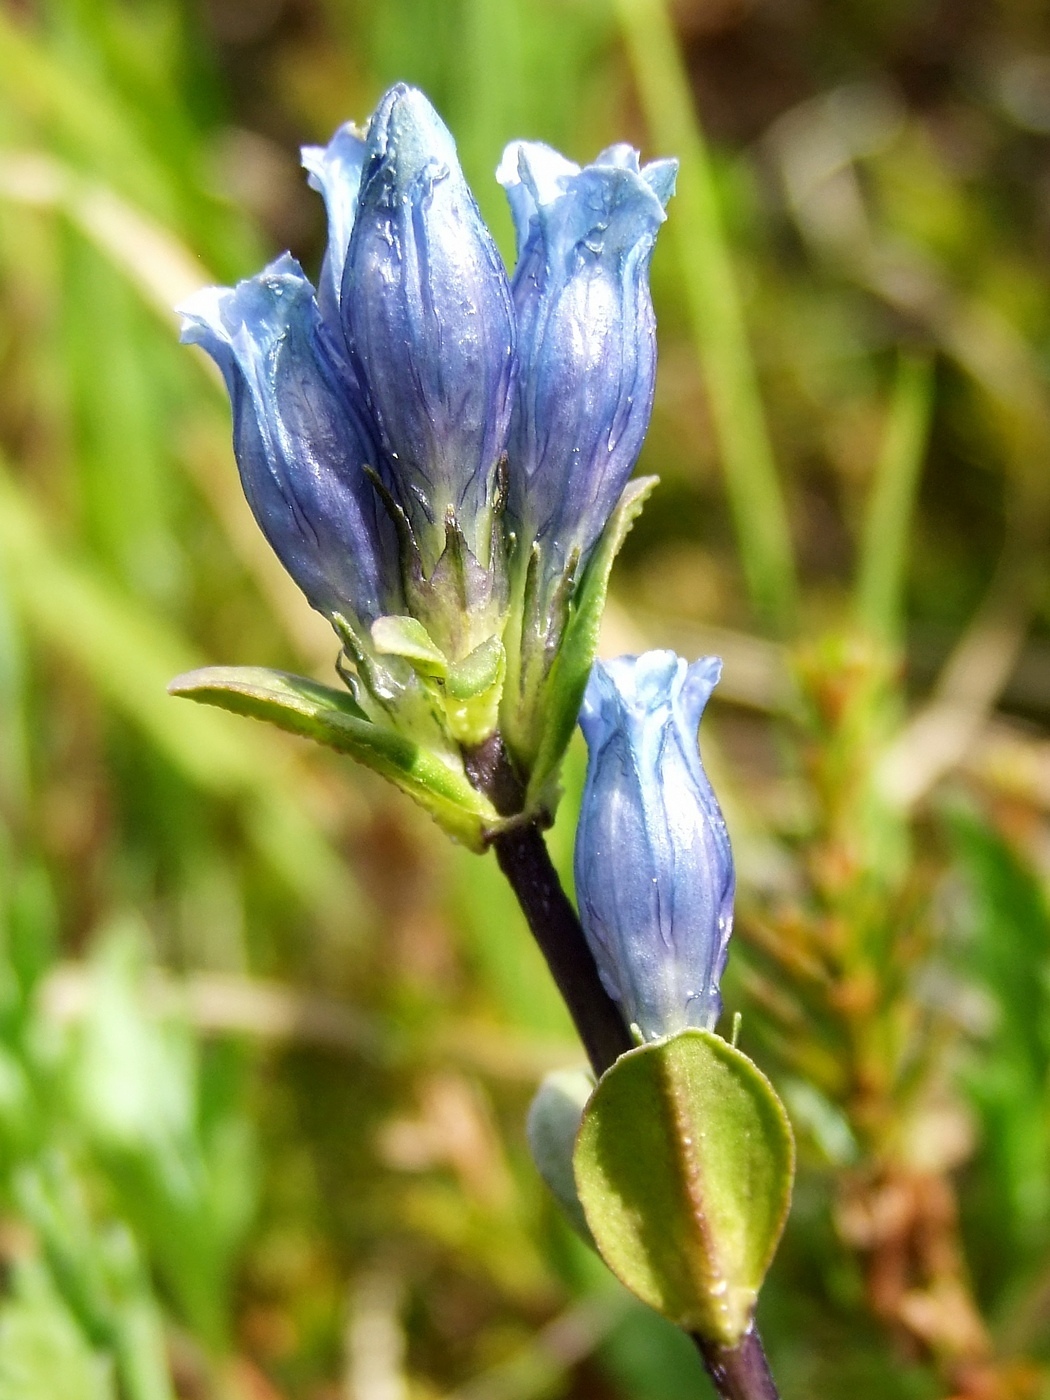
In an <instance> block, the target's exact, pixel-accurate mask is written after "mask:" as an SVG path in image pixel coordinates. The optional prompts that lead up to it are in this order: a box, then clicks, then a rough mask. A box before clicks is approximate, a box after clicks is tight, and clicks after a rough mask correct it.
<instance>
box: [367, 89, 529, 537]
mask: <svg viewBox="0 0 1050 1400" xmlns="http://www.w3.org/2000/svg"><path fill="white" fill-rule="evenodd" d="M341 310H342V315H343V323H344V328H345V330H346V338H347V344H348V345H349V347H350V350H351V354H352V357H353V359H354V363H355V365H356V366H357V369H358V373H359V375H360V378H361V382H362V383H363V384H364V385H365V386H366V389H367V393H368V398H369V403H370V405H371V408H372V411H373V414H374V417H375V419H376V421H377V422H378V424H379V426H380V429H381V431H382V435H383V442H384V446H385V447H386V449H387V452H388V454H389V459H390V460H389V468H388V470H389V473H390V485H391V488H392V489H393V490H394V491H395V493H396V494H397V495H398V497H399V499H400V501H401V504H402V505H403V506H404V508H405V510H406V512H407V514H408V515H409V518H410V519H411V520H412V522H413V525H414V527H415V529H416V531H417V535H419V536H420V537H421V539H422V540H423V541H424V542H426V541H429V546H430V548H429V551H427V550H425V553H427V552H429V554H430V562H433V556H434V554H435V553H436V552H437V551H439V550H440V549H441V548H442V547H443V544H444V517H445V515H446V512H448V511H449V510H451V511H453V512H454V513H455V515H456V517H457V518H458V520H459V522H460V525H461V526H462V527H463V529H464V532H465V534H466V536H467V539H468V542H470V543H471V546H472V547H475V546H477V549H478V552H479V553H480V555H481V556H482V557H483V562H485V561H486V560H487V553H488V547H487V539H488V528H489V524H490V514H489V512H490V508H491V504H492V493H493V481H494V475H495V468H496V464H497V462H498V461H499V459H500V458H501V456H502V455H503V453H504V452H505V450H506V443H507V433H508V427H509V419H510V408H511V389H512V381H513V372H514V318H513V308H512V305H511V299H510V289H509V286H508V282H507V275H506V272H505V270H504V267H503V263H502V261H501V260H500V256H499V253H498V251H497V249H496V246H495V244H494V242H493V240H492V237H491V235H490V234H489V232H488V230H487V229H486V227H485V225H484V223H483V222H482V219H481V215H480V213H479V212H478V208H477V205H476V204H475V202H474V197H473V195H472V194H471V192H470V190H469V188H468V186H467V183H466V181H465V179H464V178H463V172H462V170H461V169H460V166H459V161H458V159H457V156H456V148H455V143H454V142H453V140H452V136H451V135H450V133H449V131H448V129H447V127H446V126H445V125H444V123H443V122H442V121H441V119H440V118H439V117H438V115H437V113H436V112H435V111H434V109H433V107H432V106H431V105H430V103H429V102H428V101H427V99H426V98H425V97H424V96H423V94H422V93H420V92H417V91H415V90H414V89H412V88H407V87H405V86H403V85H399V86H398V87H395V88H392V89H391V91H390V92H389V93H387V95H386V97H385V98H384V99H383V101H382V102H381V103H380V105H379V107H378V108H377V110H376V112H375V115H374V116H373V118H372V121H371V123H370V124H369V128H368V138H367V158H366V164H365V171H364V176H363V179H362V183H361V196H360V202H359V205H358V211H357V218H356V221H355V224H354V231H353V236H352V238H351V241H350V252H349V256H348V259H347V263H346V268H345V271H344V275H343V287H342V299H341Z"/></svg>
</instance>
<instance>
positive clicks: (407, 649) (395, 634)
mask: <svg viewBox="0 0 1050 1400" xmlns="http://www.w3.org/2000/svg"><path fill="white" fill-rule="evenodd" d="M372 645H373V646H374V647H375V649H376V651H377V652H379V654H380V655H381V656H403V657H404V659H405V660H406V661H407V662H408V664H409V665H410V666H411V667H412V669H413V670H414V671H417V672H418V673H419V674H420V675H421V676H435V677H437V678H438V679H439V680H444V678H445V677H446V676H447V675H448V658H447V657H446V656H445V653H444V652H443V651H442V650H441V648H440V647H439V646H438V645H437V643H436V642H435V641H434V639H433V637H431V635H430V633H429V632H428V631H427V629H426V628H425V627H424V626H423V624H422V623H421V622H420V621H418V619H416V618H414V617H400V616H397V615H391V616H388V617H377V618H376V620H375V622H373V623H372Z"/></svg>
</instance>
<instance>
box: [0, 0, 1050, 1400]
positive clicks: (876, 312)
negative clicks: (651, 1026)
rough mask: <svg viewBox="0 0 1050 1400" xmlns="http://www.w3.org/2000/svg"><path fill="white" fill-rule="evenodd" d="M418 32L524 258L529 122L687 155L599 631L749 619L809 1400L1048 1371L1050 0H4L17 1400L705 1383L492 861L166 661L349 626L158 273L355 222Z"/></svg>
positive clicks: (0, 23)
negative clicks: (578, 1195) (511, 146)
mask: <svg viewBox="0 0 1050 1400" xmlns="http://www.w3.org/2000/svg"><path fill="white" fill-rule="evenodd" d="M397 79H407V80H409V81H411V82H414V83H417V84H419V85H421V86H422V87H424V88H425V89H426V91H427V92H428V94H429V95H430V97H431V98H432V100H433V101H434V102H435V103H436V105H437V106H438V108H439V110H441V112H442V113H443V115H444V117H445V119H446V120H447V121H448V123H449V125H450V126H451V128H452V130H453V132H454V134H455V136H456V138H457V140H458V142H459V148H460V152H461V155H462V159H463V163H464V166H465V168H466V170H467V174H468V177H469V178H470V179H471V181H472V183H473V186H474V189H475V191H476V193H477V196H478V199H479V201H480V203H481V206H482V209H483V210H484V212H485V214H486V216H487V217H488V218H489V219H490V221H491V224H492V227H493V229H494V230H495V232H496V234H497V237H498V239H499V240H500V242H501V245H502V247H503V249H504V252H505V255H506V256H507V257H508V258H510V257H511V256H512V252H513V250H512V246H511V240H510V223H509V219H508V217H507V214H506V210H505V208H504V206H503V198H502V193H501V191H500V190H499V189H498V187H497V186H496V184H495V181H494V179H493V171H494V169H495V166H496V164H497V162H498V159H499V156H500V154H501V151H502V148H503V145H504V143H505V142H506V141H507V140H509V139H511V138H513V137H520V136H526V137H530V138H538V139H542V140H545V141H548V142H550V143H551V144H553V145H556V146H558V147H559V148H560V149H563V150H564V151H566V153H567V154H569V155H570V156H571V157H573V158H574V159H577V160H586V159H588V158H590V157H591V156H592V155H593V154H594V153H595V152H596V151H597V150H598V149H600V148H601V147H602V146H604V145H606V144H608V143H610V142H612V141H615V140H621V139H626V140H630V141H631V142H633V143H634V144H635V145H637V146H639V147H640V148H641V149H642V150H643V152H644V154H645V155H646V156H647V157H653V156H656V155H668V154H676V155H678V156H680V157H681V158H682V162H683V164H682V176H681V181H680V186H679V195H678V197H677V199H676V200H675V201H674V202H673V203H672V205H671V210H670V218H669V222H668V224H667V226H666V228H665V230H664V232H663V233H662V235H661V241H660V245H659V247H658V249H657V253H656V258H655V262H654V267H653V285H654V296H655V300H656V306H657V314H658V319H659V327H660V353H661V364H660V372H659V380H658V388H657V399H656V407H655V411H654V417H653V426H652V431H651V434H650V437H649V441H648V443H647V446H646V448H645V451H644V453H643V456H642V461H641V464H640V466H641V469H642V470H644V471H655V472H658V473H659V474H660V476H661V477H662V485H661V487H660V488H659V490H658V491H657V493H656V494H655V495H654V496H653V498H652V499H651V501H650V504H649V505H648V507H647V508H646V511H645V514H644V516H643V518H642V519H641V520H640V522H639V523H638V524H637V526H636V527H635V530H634V532H633V534H632V536H631V537H630V539H629V541H628V543H627V547H626V549H625V551H624V554H623V556H622V558H621V561H620V562H619V564H618V565H617V568H616V570H615V572H614V597H613V603H612V606H611V608H610V612H609V617H608V622H607V631H606V636H605V639H604V643H603V649H604V651H605V652H606V653H607V654H609V653H611V654H615V653H617V652H620V651H624V650H637V649H640V648H643V647H645V646H648V645H673V646H675V647H677V648H678V649H679V650H680V651H682V652H683V653H685V654H687V655H688V656H689V657H693V656H696V655H698V654H701V653H703V652H706V651H716V652H719V653H720V654H722V655H723V656H724V657H725V660H726V671H725V680H724V683H723V686H722V687H721V692H720V696H719V698H718V701H717V704H716V705H714V706H713V707H712V711H711V714H710V716H709V718H708V719H707V720H705V732H704V740H703V753H704V758H705V761H706V763H707V765H708V768H709V770H710V772H711V774H712V776H713V778H714V780H715V782H716V786H717V787H718V790H719V792H720V794H721V796H722V798H723V802H724V805H725V808H726V813H727V818H728V821H729V825H730V830H731V833H732V836H733V839H734V843H735V847H736V851H737V858H738V863H739V872H740V884H741V895H740V906H739V914H738V920H739V931H738V935H737V937H736V939H735V940H734V947H733V952H732V956H731V959H730V964H731V969H730V974H729V977H728V981H727V985H726V1003H727V1010H728V1011H729V1012H734V1011H740V1012H741V1013H742V1014H743V1026H742V1031H741V1045H742V1046H743V1048H745V1049H746V1050H748V1052H749V1053H751V1054H752V1055H754V1056H755V1058H756V1059H758V1061H759V1062H760V1064H762V1066H763V1067H764V1068H765V1069H766V1070H767V1072H768V1073H769V1074H770V1076H771V1077H772V1078H773V1079H774V1081H775V1082H776V1084H777V1087H778V1088H779V1089H780V1091H781V1093H782V1094H783V1096H784V1098H785V1100H786V1102H787V1104H788V1106H789V1108H790V1111H791V1114H792V1118H793V1121H794V1124H795V1128H796V1132H797V1135H798V1140H799V1152H800V1172H799V1179H798V1184H797V1189H796V1198H795V1205H794V1209H793V1214H792V1218H791V1222H790V1224H789V1227H788V1232H787V1236H786V1238H785V1241H784V1244H783V1245H782V1248H781V1251H780V1255H779V1257H778V1259H777V1261H776V1263H775V1265H774V1268H773V1271H772V1274H771V1276H770V1279H769V1282H768V1284H767V1286H766V1289H765V1292H764V1294H763V1298H762V1302H761V1307H760V1313H759V1317H760V1322H761V1325H762V1328H763V1332H764V1335H765V1337H766V1341H767V1344H768V1347H769V1350H770V1353H771V1356H772V1358H773V1361H774V1368H775V1370H776V1372H777V1374H778V1378H779V1379H780V1382H781V1384H782V1388H783V1393H784V1396H785V1400H793V1397H798V1398H799V1400H801V1397H803V1396H816V1395H820V1396H823V1397H838V1396H842V1397H847V1396H848V1397H850V1400H862V1398H863V1400H866V1397H872V1398H873V1400H874V1397H879V1400H894V1397H916V1400H922V1397H927V1396H929V1397H936V1396H949V1395H952V1396H969V1397H973V1400H996V1397H1012V1396H1016V1397H1040V1396H1043V1397H1045V1396H1047V1395H1050V914H1048V906H1047V890H1048V882H1050V734H1048V724H1050V592H1048V588H1047V581H1048V576H1047V563H1048V558H1050V556H1048V553H1047V549H1048V542H1050V491H1048V486H1050V472H1048V465H1050V394H1048V390H1050V15H1048V13H1047V11H1046V9H1045V7H1044V6H1042V5H1040V4H1037V3H1033V2H1032V0H998V3H993V2H992V0H908V2H907V3H905V0H864V3H859V0H838V3H830V0H675V3H673V4H665V3H664V0H37V3H33V0H3V3H0V1264H2V1286H0V1400H59V1397H60V1398H61V1400H82V1398H83V1400H118V1398H119V1400H174V1397H185V1398H186V1400H212V1397H214V1400H280V1397H288V1400H293V1398H294V1400H416V1397H420V1398H421V1400H422V1398H423V1397H426V1398H429V1397H434V1400H437V1397H445V1400H451V1398H452V1397H456V1400H541V1398H542V1397H554V1396H566V1397H578V1398H579V1400H583V1398H584V1397H587V1400H606V1398H608V1400H650V1397H651V1400H678V1397H682V1400H685V1397H690V1396H697V1395H702V1394H705V1393H707V1392H706V1390H705V1386H706V1382H705V1381H704V1380H703V1379H702V1377H701V1376H700V1374H699V1371H698V1367H697V1363H696V1359H695V1356H694V1355H693V1354H692V1352H691V1350H690V1347H689V1345H688V1344H687V1343H686V1342H685V1341H684V1340H683V1339H682V1338H681V1337H680V1336H679V1335H678V1334H676V1333H675V1332H674V1331H673V1329H671V1328H670V1327H669V1326H665V1325H664V1324H663V1323H662V1322H660V1320H659V1319H657V1318H656V1317H655V1316H654V1315H652V1314H650V1313H648V1312H647V1311H646V1310H645V1309H644V1308H642V1307H641V1306H640V1305H636V1304H634V1303H632V1302H631V1301H630V1300H629V1299H627V1298H626V1296H625V1295H624V1294H623V1293H622V1291H621V1290H620V1289H619V1288H618V1286H617V1285H615V1284H614V1283H613V1282H612V1280H611V1279H610V1278H609V1277H608V1276H607V1275H606V1274H605V1272H604V1270H603V1268H602V1267H601V1266H600V1265H599V1264H598V1263H597V1262H596V1261H595V1260H594V1259H593V1258H592V1257H591V1256H590V1255H589V1253H588V1252H587V1250H586V1249H585V1248H584V1247H583V1245H582V1244H580V1243H579V1242H578V1241H577V1240H576V1239H575V1237H574V1236H573V1235H572V1234H571V1232H570V1231H569V1230H568V1228H567V1227H566V1226H565V1225H564V1224H563V1223H562V1221H561V1220H560V1218H559V1217H558V1215H557V1212H556V1210H555V1208H554V1206H553V1204H552V1202H551V1201H550V1200H549V1199H548V1198H547V1196H546V1195H545V1192H544V1189H543V1188H542V1186H541V1185H540V1183H539V1182H538V1180H537V1178H536V1175H535V1172H534V1171H533V1169H532V1167H531V1164H530V1163H529V1160H528V1156H527V1152H526V1150H525V1144H524V1130H523V1118H524V1114H525V1110H526V1108H527V1105H528V1102H529V1099H530V1097H531V1094H532V1093H533V1091H534V1089H535V1086H536V1083H537V1082H538V1080H539V1078H540V1077H541V1076H542V1075H543V1074H544V1073H545V1072H546V1071H547V1070H548V1069H551V1068H553V1067H555V1066H559V1065H563V1064H572V1063H576V1062H578V1060H579V1058H580V1056H579V1052H578V1050H577V1049H576V1047H575V1044H574V1041H573V1037H572V1033H571V1028H570V1026H569V1024H568V1022H567V1019H566V1017H565V1014H564V1013H563V1011H562V1010H561V1008H560V1006H559V1003H558V1001H557V998H556V996H555V994H554V991H553V989H552V986H551V984H550V982H549V981H548V978H547V975H546V972H545V969H544V967H543V965H542V963H541V961H540V959H539V956H538V954H536V953H535V952H534V950H533V949H532V947H531V945H530V942H529V939H528V936H527V933H526V930H525V926H524V923H523V921H522V919H521V918H520V916H519V915H518V913H517V910H516V907H515V906H514V904H513V901H512V899H511V897H510V895H509V894H508V892H507V891H506V890H505V889H504V888H503V887H502V885H501V883H500V879H499V875H498V871H497V870H496V867H495V863H494V861H493V860H492V859H491V858H478V857H476V856H473V855H469V854H467V853H466V852H464V851H462V850H459V849H457V848H454V847H453V846H451V845H450V843H449V842H448V841H447V840H446V839H445V838H443V837H442V836H441V835H440V833H439V832H438V831H437V830H436V828H433V827H432V826H431V825H430V823H429V822H428V821H427V819H426V818H425V817H424V816H422V815H421V814H420V813H419V812H418V811H417V810H415V809H414V808H413V807H412V806H411V805H410V804H409V802H408V801H407V800H406V799H404V798H402V797H400V796H398V795H397V794H395V793H394V792H393V791H392V790H388V789H387V788H385V787H384V786H383V785H382V784H381V783H380V782H379V781H378V780H375V779H373V778H372V777H371V776H370V775H368V774H367V773H364V772H363V771H361V770H359V769H356V768H353V767H351V766H350V765H349V764H348V763H347V762H345V761H342V760H340V759H338V758H337V757H335V756H333V755H331V754H329V753H327V752H325V751H322V750H320V749H314V748H312V747H310V746H309V745H307V744H306V743H303V742H299V741H295V740H291V739H286V737H285V736H282V735H279V734H277V733H276V732H272V731H269V730H266V729H264V728H263V727H262V726H260V725H257V724H255V723H253V722H250V721H247V720H237V719H234V718H232V717H230V716H226V715H223V714H221V713H219V712H217V711H207V710H199V709H197V708H195V707H194V706H192V705H191V704H190V703H189V702H186V701H182V700H175V699H170V698H169V697H168V696H167V695H166V694H165V685H166V682H167V681H168V680H169V678H171V677H172V676H174V675H175V674H176V673H178V672H182V671H185V670H188V669H190V668H192V667H193V666H195V665H198V664H204V663H212V662H214V663H230V664H238V663H239V664H249V663H254V664H261V665H270V666H279V667H285V668H287V669H292V670H298V671H303V672H306V673H309V674H315V675H317V676H319V677H322V678H324V679H326V680H332V679H333V671H332V663H333V660H334V652H335V643H334V640H333V638H332V636H331V634H330V633H329V631H328V629H327V627H326V625H325V624H324V623H323V622H322V621H321V620H320V619H319V618H318V617H317V616H316V615H314V614H312V613H311V612H310V610H309V609H308V607H307V605H306V603H305V602H304V600H303V599H302V598H301V597H300V595H299V594H298V593H297V591H296V590H295V588H294V586H293V585H292V584H291V583H290V582H289V580H288V579H286V578H285V577H284V575H283V574H282V572H281V570H280V569H279V567H278V566H277V564H276V562H275V561H274V559H273V558H272V557H271V556H270V554H269V551H268V549H267V547H266V545H265V543H264V542H263V540H262V537H261V536H260V535H259V534H258V533H257V531H256V529H255V527H254V524H253V522H252V520H251V518H250V515H249V513H248V510H247V507H246V506H245V504H244V502H243V500H242V499H241V496H240V491H239V487H238V483H237V476H236V471H235V467H234V463H233V457H232V452H231V449H230V441H229V437H230V432H229V412H228V406H227V403H226V400H225V396H224V394H223V393H222V392H221V389H220V386H219V384H218V382H217V379H216V378H215V377H214V376H213V375H212V374H211V373H210V369H209V366H208V364H207V363H206V361H205V360H204V358H203V356H201V355H200V354H199V352H197V351H191V350H189V349H184V348H180V347H179V346H178V344H177V334H176V322H175V318H174V316H173V314H172V310H171V308H172V306H173V304H174V303H175V302H177V301H178V300H179V299H180V298H181V297H183V296H184V295H185V294H186V293H187V292H189V291H190V290H192V289H193V288H194V287H196V286H198V285H200V284H202V283H205V282H213V281H218V282H230V281H233V280H236V279H237V278H240V277H243V276H246V275H249V274H251V273H253V272H254V271H256V270H257V269H258V268H259V267H260V266H261V265H262V263H263V261H264V260H265V259H267V258H269V257H271V256H273V255H274V254H275V253H277V252H278V251H280V250H281V249H283V248H285V247H290V248H291V249H292V251H293V252H294V253H295V254H296V255H297V256H298V257H299V258H300V259H301V260H302V261H303V263H304V265H305V266H306V267H307V268H308V269H312V270H316V268H317V266H318V263H319V259H320V256H321V252H322V249H323V241H324V229H323V218H322V209H321V204H320V200H319V198H318V197H317V196H316V195H314V194H313V193H312V192H311V191H310V190H309V189H308V188H307V187H306V184H305V181H304V179H303V177H302V173H301V171H300V170H299V168H298V154H297V152H298V146H299V145H300V143H303V142H323V141H325V140H327V138H328V136H329V135H330V134H331V132H332V130H333V129H334V128H335V126H336V125H337V124H338V123H340V122H341V121H343V120H345V119H346V118H348V117H353V118H355V119H357V120H363V119H364V118H366V117H367V115H368V113H369V112H370V111H371V110H372V108H373V106H374V104H375V102H376V100H377V98H378V97H379V95H380V93H381V92H382V91H383V89H384V88H385V87H386V86H387V85H388V84H389V83H391V82H392V81H395V80H397ZM580 777H581V754H580V752H579V751H578V750H577V749H574V750H573V753H572V756H571V758H570V762H569V764H568V768H567V772H566V794H567V795H566V799H565V801H564V803H563V807H562V810H561V814H560V816H559V820H558V823H557V825H556V827H555V829H554V831H553V832H552V834H551V842H552V846H553V848H554V850H555V853H556V856H557V859H558V860H559V862H560V863H561V865H562V867H563V869H566V870H567V867H568V862H569V859H570V851H571V840H572V831H573V825H574V805H575V803H576V801H577V795H578V790H579V784H580Z"/></svg>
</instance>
